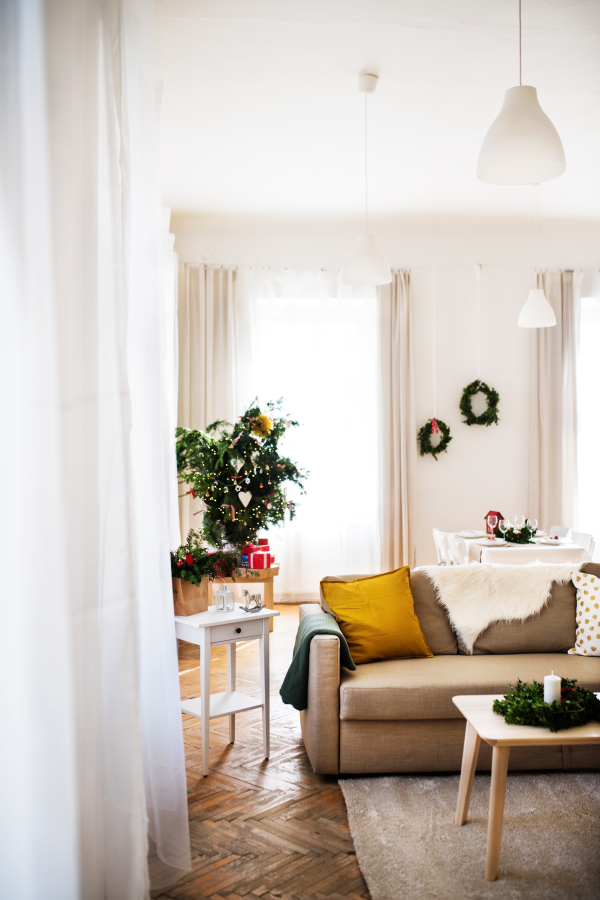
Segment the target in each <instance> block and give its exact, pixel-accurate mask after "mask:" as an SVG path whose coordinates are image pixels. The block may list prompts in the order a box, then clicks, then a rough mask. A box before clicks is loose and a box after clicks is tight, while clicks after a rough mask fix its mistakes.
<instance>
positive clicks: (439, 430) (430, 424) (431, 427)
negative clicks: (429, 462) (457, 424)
mask: <svg viewBox="0 0 600 900" xmlns="http://www.w3.org/2000/svg"><path fill="white" fill-rule="evenodd" d="M432 434H441V439H440V442H439V444H436V446H435V447H434V446H433V444H432V443H431V435H432ZM417 440H418V442H419V443H420V445H421V456H425V454H426V453H430V454H431V456H433V458H434V459H436V460H437V458H438V455H439V454H440V453H444V452H445V451H446V450H447V449H448V444H449V443H450V441H451V440H452V437H451V436H450V429H449V428H448V426H447V425H446V423H445V422H442V420H441V419H436V418H435V416H434V417H433V419H429V421H427V422H425V424H424V425H423V427H422V428H421V429H420V431H419V433H418V435H417Z"/></svg>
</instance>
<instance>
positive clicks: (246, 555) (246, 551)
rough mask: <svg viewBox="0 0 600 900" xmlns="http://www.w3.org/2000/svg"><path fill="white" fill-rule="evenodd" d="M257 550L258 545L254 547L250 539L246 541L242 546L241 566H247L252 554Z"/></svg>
mask: <svg viewBox="0 0 600 900" xmlns="http://www.w3.org/2000/svg"><path fill="white" fill-rule="evenodd" d="M257 550H258V547H255V546H254V544H253V543H251V541H248V543H247V544H246V546H245V547H243V548H242V566H244V567H245V568H248V567H249V566H250V564H251V558H252V554H253V553H255V552H256V551H257Z"/></svg>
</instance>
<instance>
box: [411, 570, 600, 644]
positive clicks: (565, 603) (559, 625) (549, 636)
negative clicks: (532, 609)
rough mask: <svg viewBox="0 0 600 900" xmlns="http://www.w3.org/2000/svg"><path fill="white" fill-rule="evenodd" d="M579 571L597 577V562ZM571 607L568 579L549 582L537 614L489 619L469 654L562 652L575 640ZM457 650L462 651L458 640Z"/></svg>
mask: <svg viewBox="0 0 600 900" xmlns="http://www.w3.org/2000/svg"><path fill="white" fill-rule="evenodd" d="M581 571H582V572H587V573H588V574H589V575H597V576H599V577H600V565H598V563H585V564H584V565H583V566H582V567H581ZM575 606H576V595H575V587H574V586H573V584H572V582H570V581H569V582H568V583H567V584H553V585H552V590H551V592H550V598H549V600H548V603H547V604H546V606H545V607H544V608H543V609H542V611H541V612H540V613H538V614H537V615H535V616H531V617H530V618H529V619H525V621H524V622H493V623H492V624H491V625H490V626H489V627H488V628H486V629H485V631H482V632H481V634H480V635H479V637H478V638H477V640H476V641H475V644H474V645H473V655H474V656H475V655H480V654H488V653H566V652H567V650H569V649H570V648H571V647H572V646H573V645H574V643H575V631H576V628H577V626H576V624H575ZM415 608H416V607H415ZM434 652H435V651H434ZM459 653H464V649H463V647H462V645H461V644H460V643H459Z"/></svg>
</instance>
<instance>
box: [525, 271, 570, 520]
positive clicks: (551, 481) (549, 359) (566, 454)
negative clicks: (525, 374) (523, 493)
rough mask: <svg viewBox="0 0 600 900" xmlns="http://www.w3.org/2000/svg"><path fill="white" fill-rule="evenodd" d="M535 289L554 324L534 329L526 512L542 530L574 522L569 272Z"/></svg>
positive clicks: (551, 275)
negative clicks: (545, 301)
mask: <svg viewBox="0 0 600 900" xmlns="http://www.w3.org/2000/svg"><path fill="white" fill-rule="evenodd" d="M538 286H539V287H543V289H544V292H545V294H546V297H547V299H548V301H549V302H550V304H551V305H552V308H553V309H554V312H555V314H556V326H555V327H552V328H536V329H532V335H531V347H532V352H531V415H530V462H529V509H530V511H531V512H530V515H532V516H535V517H536V518H537V519H538V524H539V526H540V527H541V528H544V529H546V530H548V528H550V527H551V526H552V525H567V526H569V527H572V526H573V525H574V523H575V521H576V519H577V508H576V505H577V378H576V362H577V335H578V333H579V322H578V321H577V306H576V304H575V300H574V295H573V272H545V273H543V274H542V275H539V276H538Z"/></svg>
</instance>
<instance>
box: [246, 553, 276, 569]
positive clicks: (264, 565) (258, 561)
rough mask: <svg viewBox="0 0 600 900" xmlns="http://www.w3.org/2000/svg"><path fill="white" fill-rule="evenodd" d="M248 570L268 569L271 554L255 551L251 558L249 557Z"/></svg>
mask: <svg viewBox="0 0 600 900" xmlns="http://www.w3.org/2000/svg"><path fill="white" fill-rule="evenodd" d="M250 568H251V569H270V568H271V554H270V553H265V552H264V551H262V550H255V551H254V553H253V554H252V556H251V557H250Z"/></svg>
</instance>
